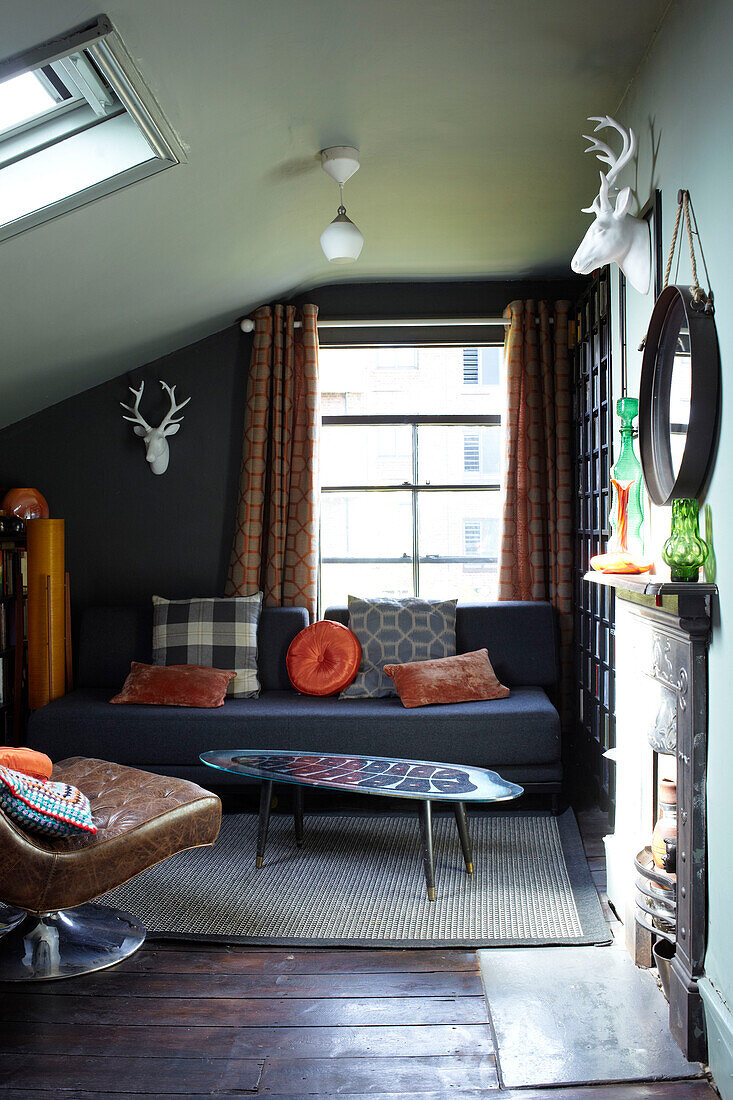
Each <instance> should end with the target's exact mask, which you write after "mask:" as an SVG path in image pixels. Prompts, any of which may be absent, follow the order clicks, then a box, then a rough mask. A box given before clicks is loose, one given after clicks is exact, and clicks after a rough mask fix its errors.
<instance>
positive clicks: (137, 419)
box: [120, 380, 191, 435]
mask: <svg viewBox="0 0 733 1100" xmlns="http://www.w3.org/2000/svg"><path fill="white" fill-rule="evenodd" d="M160 384H161V386H162V387H163V389H164V390H165V391H166V392H167V394H168V396H169V398H170V402H171V407H170V409H169V410H168V412H167V413H166V415H165V416H164V417H163V419H162V420H161V422H160V424H159V425H158V431H159V432H162V433H163V434H164V435H166V434H168V435H172V434H173V432H166V428H170V427H172V426H173V425H178V424H180V423H181V421H182V420H183V417H182V416H181V417H179V418H178V420H174V419H173V417H174V416H175V414H176V413H179V412H180V411H181V409H183V408H185V407H186V405H187V404H188V403H189V401H190V400H191V398H190V397H187V398H186V400H185V401H183V402H181V404H180V405H177V404H176V387H175V386H173V388H171V387H170V386H169V385H168V383H167V382H163V381H162V380H161V382H160ZM128 388H129V390H130V393H132V394H134V395H135V404H134V406H130V405H125V404H124V402H123V401H120V405H122V408H123V409H127V411H128V412H129V413H132V416H123V418H122V419H123V420H131V421H132V423H133V424H140V425H141V427H143V428H144V429H145V431H146V432H150V431H152V430H153V429H152V428H151V426H150V424H148V422H147V420H144V419H143V417H142V414H141V412H140V399H141V397H142V395H143V390H144V389H145V383H144V382H141V383H140V389H139V390H134V389H133V388H132V386H129V387H128Z"/></svg>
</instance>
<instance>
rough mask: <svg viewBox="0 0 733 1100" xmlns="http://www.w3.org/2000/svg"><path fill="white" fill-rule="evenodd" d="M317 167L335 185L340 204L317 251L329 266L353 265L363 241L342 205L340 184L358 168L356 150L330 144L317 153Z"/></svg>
mask: <svg viewBox="0 0 733 1100" xmlns="http://www.w3.org/2000/svg"><path fill="white" fill-rule="evenodd" d="M321 166H322V168H323V170H324V172H328V174H329V176H331V178H332V179H335V180H336V183H337V184H338V185H339V193H340V196H341V201H340V203H339V208H338V213H337V215H336V217H335V218H334V219H333V221H332V222H331V224H330V225H327V226H326V228H325V229H324V230H323V232H322V233H321V248H322V249H323V252H324V255H325V257H326V259H327V260H330V262H331V263H332V264H353V263H354V261H355V260H358V258H359V253H360V252H361V250H362V248H363V246H364V238H363V236H362V235H361V233H360V231H359V229H358V228H357V227H356V226H355V225H354V223H353V222H352V221H351V219H350V218H348V217H347V216H346V207H345V206H344V184H345V183H346V181H347V180H348V179H351V177H352V176H353V174H354V172H356V171H358V168H359V150H358V149H354V148H353V147H352V146H350V145H334V146H332V147H331V148H330V149H322V150H321Z"/></svg>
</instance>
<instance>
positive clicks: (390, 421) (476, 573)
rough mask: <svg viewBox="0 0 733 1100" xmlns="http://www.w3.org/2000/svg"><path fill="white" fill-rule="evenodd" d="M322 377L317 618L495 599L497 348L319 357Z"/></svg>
mask: <svg viewBox="0 0 733 1100" xmlns="http://www.w3.org/2000/svg"><path fill="white" fill-rule="evenodd" d="M474 367H475V370H474ZM320 376H321V401H322V414H323V427H322V435H321V456H320V464H321V488H322V498H321V607H322V609H325V608H326V607H329V606H331V605H333V604H344V603H346V599H347V596H348V595H349V594H352V595H362V596H375V595H392V596H410V595H419V596H422V597H425V598H432V599H434V598H451V597H453V596H457V597H458V598H459V599H461V600H462V601H465V602H471V601H485V600H491V599H495V598H496V592H497V560H498V549H499V527H500V518H501V503H502V492H501V454H502V413H503V406H504V390H505V386H504V376H503V349H502V347H501V346H494V345H492V346H487V347H481V348H461V347H409V348H405V347H401V348H387V347H380V348H354V347H352V348H332V347H331V348H321V351H320Z"/></svg>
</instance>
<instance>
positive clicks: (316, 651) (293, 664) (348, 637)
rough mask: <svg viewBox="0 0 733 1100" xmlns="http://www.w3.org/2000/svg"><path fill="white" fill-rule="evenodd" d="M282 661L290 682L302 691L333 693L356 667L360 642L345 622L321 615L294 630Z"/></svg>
mask: <svg viewBox="0 0 733 1100" xmlns="http://www.w3.org/2000/svg"><path fill="white" fill-rule="evenodd" d="M285 664H286V665H287V669H288V676H289V677H290V683H291V684H292V685H293V687H294V688H295V690H296V691H299V692H300V693H301V695H335V694H336V692H338V691H342V690H343V688H345V687H346V686H347V685H348V684H350V683H351V681H352V680H353V679H354V677H355V676H356V674H357V672H358V671H359V665H360V664H361V645H360V644H359V639H358V638H357V636H356V634H354V633H353V631H351V630H349V628H348V626H344V625H343V624H342V623H336V622H332V621H331V620H330V619H321V621H320V622H317V623H313V624H312V625H311V626H306V627H305V629H304V630H301V631H300V633H299V634H296V636H295V637H294V638H293V640H292V642H291V643H290V646H289V647H288V653H287V657H286V658H285Z"/></svg>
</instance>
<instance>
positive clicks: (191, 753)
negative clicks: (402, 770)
mask: <svg viewBox="0 0 733 1100" xmlns="http://www.w3.org/2000/svg"><path fill="white" fill-rule="evenodd" d="M107 699H108V693H107V692H105V690H104V689H89V688H77V689H76V690H75V691H72V692H71V693H70V694H68V695H64V696H62V697H61V698H60V699H55V700H54V701H53V702H51V703H49V704H48V705H47V706H45V707H41V709H40V710H37V711H34V712H33V714H32V715H31V716H30V719H29V724H28V741H29V743H30V744H31V745H32V746H33V747H34V748H36V749H39V750H41V751H42V752H46V753H48V755H49V756H50V757H51V758H52V759H53V758H57V759H58V757H59V756H62V755H64V754H65V753H66V754H68V753H71V752H73V753H75V754H77V755H79V756H101V757H105V756H106V757H112V758H114V759H116V760H118V761H119V763H121V764H128V763H131V764H134V763H135V762H138V763H140V762H142V761H145V763H146V765H151V766H155V767H161V768H163V769H164V768H165V766H166V765H180V764H184V765H191V766H193V765H196V764H198V755H199V753H201V752H206V751H207V750H210V749H238V748H242V749H245V748H267V749H286V748H287V749H303V750H306V749H312V750H314V751H317V752H353V753H373V754H374V755H376V756H404V757H407V758H415V759H418V760H420V759H422V760H445V761H446V762H448V763H456V764H476V765H478V766H479V767H487V768H494V767H495V768H497V769H498V771H499V772H501V767H502V765H503V764H512V765H521V764H524V763H525V762H531V763H532V764H545V763H552V764H556V763H559V760H560V720H559V717H558V714H557V711H556V710H555V708H554V707H553V706H552V704H551V702H550V700H549V699H548V698H547V696H546V694H545V692H544V691H543V690H542V688H537V687H525V688H516V689H514V690H513V691H512V694H511V695H510V697H509V698H508V699H493V700H491V701H490V702H474V703H455V704H448V705H446V706H426V707H422V708H421V709H420V711H419V712H418V713H417V714H414V713H412V712H411V711H409V710H406V709H405V708H404V707H403V706H402V703H401V702H400V700H399V699H398V698H397V697H395V696H392V697H390V698H382V699H362V700H358V701H357V700H351V699H340V698H338V697H337V696H329V697H321V696H309V695H296V694H295V692H293V691H286V692H274V691H273V692H263V693H262V694H261V695H260V697H259V698H258V699H241V700H239V699H227V701H226V702H225V704H224V706H223V707H219V708H217V709H214V710H195V709H191V708H188V707H175V708H173V707H170V708H169V707H162V708H160V709H158V708H155V709H151V708H150V707H144V706H127V707H113V706H110V704H109V703H108V701H107Z"/></svg>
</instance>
